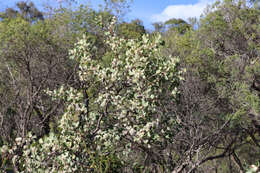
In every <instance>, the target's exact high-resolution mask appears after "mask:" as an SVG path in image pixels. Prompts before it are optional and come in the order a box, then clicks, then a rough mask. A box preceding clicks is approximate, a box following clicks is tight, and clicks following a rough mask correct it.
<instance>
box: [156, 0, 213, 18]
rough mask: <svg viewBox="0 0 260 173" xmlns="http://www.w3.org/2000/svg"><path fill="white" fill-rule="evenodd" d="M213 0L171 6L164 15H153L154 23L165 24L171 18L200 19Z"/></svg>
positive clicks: (165, 10)
mask: <svg viewBox="0 0 260 173" xmlns="http://www.w3.org/2000/svg"><path fill="white" fill-rule="evenodd" d="M212 2H214V1H213V0H199V1H198V2H197V3H196V4H181V5H169V6H167V7H166V8H165V9H164V10H163V12H162V13H160V14H155V15H152V17H151V21H152V22H165V21H167V20H169V19H171V18H181V19H184V20H187V19H188V18H190V17H197V18H199V17H200V15H201V14H202V13H203V11H204V9H205V8H206V7H207V5H208V4H211V3H212Z"/></svg>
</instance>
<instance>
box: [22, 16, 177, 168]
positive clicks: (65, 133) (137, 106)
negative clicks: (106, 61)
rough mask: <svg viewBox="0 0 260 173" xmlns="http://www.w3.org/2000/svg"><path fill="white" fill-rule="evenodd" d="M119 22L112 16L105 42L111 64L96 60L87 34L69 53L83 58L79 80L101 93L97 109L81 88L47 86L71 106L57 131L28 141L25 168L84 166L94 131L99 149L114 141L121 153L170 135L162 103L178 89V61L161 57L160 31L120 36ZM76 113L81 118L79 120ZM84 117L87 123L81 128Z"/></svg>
mask: <svg viewBox="0 0 260 173" xmlns="http://www.w3.org/2000/svg"><path fill="white" fill-rule="evenodd" d="M115 23H116V20H115V19H113V21H112V23H111V25H110V27H109V29H108V32H106V36H107V40H106V41H105V43H106V44H107V46H108V47H109V48H110V50H109V51H110V52H111V56H112V61H111V63H110V65H109V66H104V65H102V64H101V60H97V59H93V55H92V54H91V52H92V51H91V50H92V49H93V47H94V45H92V44H91V43H88V42H87V39H86V38H85V37H83V39H82V40H80V41H79V42H78V43H77V44H76V45H75V48H74V49H73V50H71V51H70V55H71V58H72V59H75V60H77V61H79V72H78V74H79V78H80V80H81V81H82V82H84V83H87V84H90V86H89V87H90V88H91V87H92V88H95V89H97V90H98V91H97V93H96V95H97V97H95V98H91V99H92V100H93V105H94V106H95V109H91V110H88V111H89V113H88V114H87V110H86V108H85V107H84V104H83V99H82V98H83V95H82V91H79V90H76V89H73V88H70V89H64V87H61V88H60V89H59V90H56V91H48V93H49V94H50V95H52V96H53V97H54V98H63V99H64V100H65V101H66V103H67V108H66V110H65V113H64V115H63V116H62V118H61V120H60V124H59V128H60V133H59V134H53V133H51V134H50V135H49V136H48V137H45V138H43V139H42V140H40V141H38V142H34V144H32V145H26V148H27V149H26V150H24V155H23V157H24V159H22V162H23V164H24V166H25V165H26V166H25V167H26V172H41V170H45V171H47V172H84V171H86V170H87V169H88V165H89V164H88V163H89V159H90V157H89V153H90V151H89V150H90V148H89V146H88V142H89V141H88V140H89V139H88V137H89V136H91V135H94V138H91V139H90V140H94V141H91V142H92V144H95V145H96V146H97V147H96V149H98V150H99V152H100V153H101V154H102V152H103V151H104V152H105V151H107V150H106V149H107V148H111V146H119V147H120V146H121V148H120V149H121V151H122V153H127V152H126V151H125V149H124V147H122V146H131V145H132V144H133V143H138V144H139V145H143V146H144V147H148V148H149V147H151V146H152V144H153V142H157V144H158V142H160V141H162V140H167V139H166V137H165V136H167V134H166V132H167V131H169V127H171V126H172V125H173V123H172V121H165V119H167V117H165V116H166V115H167V116H168V114H165V113H163V111H162V107H163V106H164V103H165V102H166V101H172V100H174V99H175V97H176V94H177V93H178V90H177V87H178V82H179V81H180V80H181V73H182V72H181V71H179V70H178V68H177V65H178V61H179V60H178V58H176V57H163V56H161V53H160V43H161V41H160V35H158V36H156V37H155V38H150V36H149V35H144V36H143V37H142V39H141V40H132V39H130V40H126V39H122V38H119V37H118V36H117V35H116V34H115V33H114V32H113V30H114V29H113V28H114V26H115ZM100 59H102V58H100ZM97 86H98V87H97ZM167 99H169V100H167ZM75 116H81V118H78V119H76V121H75ZM80 119H81V121H83V122H84V123H83V126H82V127H79V126H80V125H79V124H80V122H79V121H80ZM127 149H128V150H129V147H128V148H127ZM118 150H119V149H118ZM82 163H83V164H82Z"/></svg>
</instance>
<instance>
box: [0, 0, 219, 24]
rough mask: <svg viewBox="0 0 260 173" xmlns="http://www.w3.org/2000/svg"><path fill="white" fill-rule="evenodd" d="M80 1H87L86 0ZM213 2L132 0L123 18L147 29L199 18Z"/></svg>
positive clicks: (2, 0)
mask: <svg viewBox="0 0 260 173" xmlns="http://www.w3.org/2000/svg"><path fill="white" fill-rule="evenodd" d="M17 1H19V0H0V10H1V11H2V10H3V9H5V8H7V7H14V5H15V3H16V2H17ZM25 1H26V0H25ZM32 1H33V2H34V3H35V5H36V6H37V7H40V6H42V4H44V3H48V4H51V5H53V6H54V5H55V4H57V1H59V0H32ZM80 1H81V2H88V0H80ZM213 2H214V0H133V3H132V4H131V6H130V11H129V12H128V13H127V14H126V15H125V20H126V21H131V20H133V19H140V20H142V21H143V24H144V26H145V27H146V28H147V29H152V23H154V22H165V21H167V20H169V19H171V18H182V19H184V20H187V19H188V18H190V17H197V18H199V17H200V15H201V14H202V13H203V11H204V9H205V7H206V6H207V4H212V3H213ZM100 3H102V0H91V4H92V6H93V7H94V8H96V9H97V8H98V4H100ZM39 9H40V8H39Z"/></svg>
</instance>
